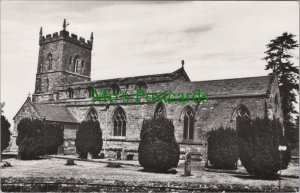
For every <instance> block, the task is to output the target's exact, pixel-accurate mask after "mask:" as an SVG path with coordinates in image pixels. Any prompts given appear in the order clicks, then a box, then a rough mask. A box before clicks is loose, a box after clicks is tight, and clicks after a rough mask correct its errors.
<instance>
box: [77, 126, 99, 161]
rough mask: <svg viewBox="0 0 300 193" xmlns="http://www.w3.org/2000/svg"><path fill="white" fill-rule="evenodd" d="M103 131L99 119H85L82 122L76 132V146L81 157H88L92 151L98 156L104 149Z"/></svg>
mask: <svg viewBox="0 0 300 193" xmlns="http://www.w3.org/2000/svg"><path fill="white" fill-rule="evenodd" d="M102 145H103V141H102V131H101V128H100V123H99V121H93V120H88V121H83V122H81V123H80V125H79V128H78V131H77V133H76V140H75V146H76V149H77V151H78V154H79V157H80V158H83V159H86V158H87V154H88V153H91V154H92V157H93V158H96V157H97V156H98V154H99V153H100V151H101V149H102Z"/></svg>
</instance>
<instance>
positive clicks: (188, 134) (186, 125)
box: [183, 106, 195, 140]
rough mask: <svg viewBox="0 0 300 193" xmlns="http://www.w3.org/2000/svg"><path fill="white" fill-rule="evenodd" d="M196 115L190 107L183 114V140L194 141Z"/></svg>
mask: <svg viewBox="0 0 300 193" xmlns="http://www.w3.org/2000/svg"><path fill="white" fill-rule="evenodd" d="M194 123H195V114H194V111H193V109H192V108H191V107H190V106H187V107H186V108H185V110H184V112H183V139H189V140H192V139H194V129H195V128H194V126H195V124H194Z"/></svg>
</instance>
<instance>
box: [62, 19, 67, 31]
mask: <svg viewBox="0 0 300 193" xmlns="http://www.w3.org/2000/svg"><path fill="white" fill-rule="evenodd" d="M62 27H63V31H66V28H67V22H66V19H64V22H63V26H62Z"/></svg>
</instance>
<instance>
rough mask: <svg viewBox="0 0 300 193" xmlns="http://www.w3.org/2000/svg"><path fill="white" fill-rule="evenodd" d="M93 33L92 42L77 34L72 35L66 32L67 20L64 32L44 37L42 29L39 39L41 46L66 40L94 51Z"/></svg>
mask: <svg viewBox="0 0 300 193" xmlns="http://www.w3.org/2000/svg"><path fill="white" fill-rule="evenodd" d="M93 39H94V37H93V32H92V34H91V38H90V40H87V41H86V40H85V38H83V37H79V38H78V36H77V35H76V34H73V33H71V35H70V33H69V32H68V31H67V30H66V20H64V24H63V30H61V31H60V32H59V33H58V32H55V33H53V34H48V35H46V36H43V31H42V28H41V29H40V39H39V45H40V46H41V45H43V44H48V43H51V42H56V41H59V40H65V41H68V42H71V43H74V44H77V45H79V46H82V47H85V48H87V49H89V50H92V48H93Z"/></svg>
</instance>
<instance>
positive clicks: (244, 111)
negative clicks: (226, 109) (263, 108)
mask: <svg viewBox="0 0 300 193" xmlns="http://www.w3.org/2000/svg"><path fill="white" fill-rule="evenodd" d="M235 116H236V120H238V119H250V111H249V110H248V108H247V107H245V106H244V105H241V106H240V107H239V108H237V109H236V111H235Z"/></svg>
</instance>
